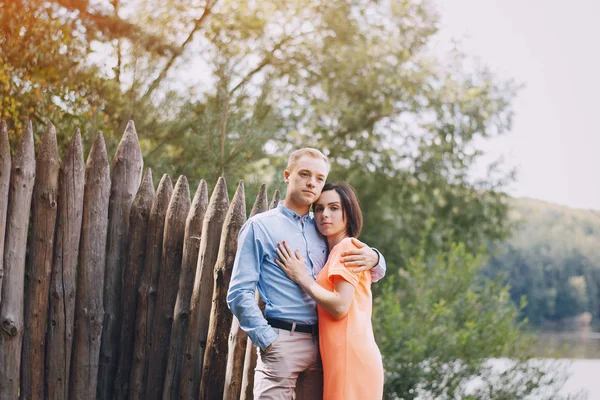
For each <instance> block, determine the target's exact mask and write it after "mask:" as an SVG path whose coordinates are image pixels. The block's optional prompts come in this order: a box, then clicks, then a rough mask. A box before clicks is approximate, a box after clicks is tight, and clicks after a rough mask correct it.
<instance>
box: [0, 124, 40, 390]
mask: <svg viewBox="0 0 600 400" xmlns="http://www.w3.org/2000/svg"><path fill="white" fill-rule="evenodd" d="M34 181H35V152H34V146H33V128H32V126H31V121H27V122H26V124H25V129H24V130H23V134H22V135H21V139H20V141H19V145H18V146H17V151H16V152H15V157H14V159H13V160H12V169H11V177H10V190H9V195H8V214H7V224H6V239H5V247H4V272H5V276H4V283H3V286H4V288H3V290H2V302H1V304H0V328H1V329H0V399H2V400H4V399H11V400H12V399H16V398H18V393H19V371H20V369H21V345H22V343H23V289H24V285H25V282H24V281H25V251H26V247H27V230H28V227H29V214H30V211H31V198H32V195H33V185H34Z"/></svg>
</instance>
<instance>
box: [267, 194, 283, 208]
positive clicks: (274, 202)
mask: <svg viewBox="0 0 600 400" xmlns="http://www.w3.org/2000/svg"><path fill="white" fill-rule="evenodd" d="M280 200H281V195H280V194H279V190H276V191H275V193H273V198H272V199H271V204H269V210H272V209H274V208H275V207H277V206H278V205H279V201H280Z"/></svg>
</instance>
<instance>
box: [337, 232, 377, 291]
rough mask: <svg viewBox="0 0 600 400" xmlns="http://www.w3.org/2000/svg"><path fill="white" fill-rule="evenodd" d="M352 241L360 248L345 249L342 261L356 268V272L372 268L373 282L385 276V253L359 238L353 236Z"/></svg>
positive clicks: (347, 265)
mask: <svg viewBox="0 0 600 400" xmlns="http://www.w3.org/2000/svg"><path fill="white" fill-rule="evenodd" d="M352 243H353V244H354V245H355V246H357V247H358V248H357V249H353V250H346V251H344V252H343V253H342V259H341V260H340V261H341V262H343V263H344V265H346V267H349V268H354V269H353V271H354V272H362V271H367V270H371V279H372V281H373V282H377V281H379V280H381V279H382V278H383V277H384V276H385V270H386V268H387V265H386V263H385V258H384V257H383V254H381V253H380V252H379V251H378V250H377V249H373V248H370V247H369V246H367V245H366V244H365V243H363V242H361V241H360V240H358V239H355V238H352Z"/></svg>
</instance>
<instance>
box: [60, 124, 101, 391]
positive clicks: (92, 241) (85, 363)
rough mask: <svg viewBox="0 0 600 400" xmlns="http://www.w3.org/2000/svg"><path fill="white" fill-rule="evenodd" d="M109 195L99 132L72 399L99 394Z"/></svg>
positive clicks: (90, 176)
mask: <svg viewBox="0 0 600 400" xmlns="http://www.w3.org/2000/svg"><path fill="white" fill-rule="evenodd" d="M63 163H64V162H63ZM109 196H110V171H109V166H108V156H107V154H106V145H105V144H104V137H103V136H102V134H101V133H98V135H96V139H95V140H94V143H93V145H92V149H91V150H90V153H89V155H88V158H87V163H86V166H85V189H84V193H83V214H82V221H81V241H80V250H79V268H78V271H77V295H76V299H77V301H76V303H75V328H74V333H73V350H72V356H71V357H72V358H71V360H72V361H71V374H70V378H69V399H71V400H78V399H93V398H94V397H95V396H96V386H97V378H98V362H99V357H100V334H101V333H102V321H103V319H104V306H103V297H102V296H103V288H104V269H105V266H106V231H107V228H108V201H109Z"/></svg>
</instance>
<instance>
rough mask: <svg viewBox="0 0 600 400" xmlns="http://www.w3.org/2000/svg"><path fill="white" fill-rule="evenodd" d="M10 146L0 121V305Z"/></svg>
mask: <svg viewBox="0 0 600 400" xmlns="http://www.w3.org/2000/svg"><path fill="white" fill-rule="evenodd" d="M10 164H11V160H10V144H9V142H8V127H7V126H6V121H4V120H2V121H0V304H2V278H3V277H4V267H3V265H4V238H5V233H6V212H7V211H8V187H9V184H10Z"/></svg>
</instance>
